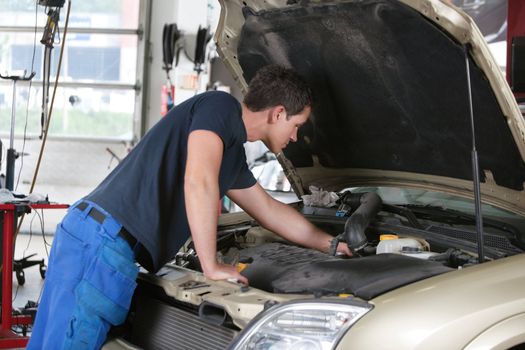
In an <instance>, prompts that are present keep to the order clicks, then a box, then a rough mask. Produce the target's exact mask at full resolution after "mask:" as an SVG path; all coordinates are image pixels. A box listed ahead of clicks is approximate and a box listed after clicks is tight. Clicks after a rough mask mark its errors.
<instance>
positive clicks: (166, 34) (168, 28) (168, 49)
mask: <svg viewBox="0 0 525 350" xmlns="http://www.w3.org/2000/svg"><path fill="white" fill-rule="evenodd" d="M181 37H182V33H181V31H180V30H179V29H178V28H177V24H176V23H171V24H164V29H163V30H162V61H163V63H164V64H163V67H162V68H163V69H164V70H165V71H166V85H163V86H162V105H161V110H160V114H161V115H162V116H164V115H165V114H166V113H167V112H168V111H169V110H170V109H171V108H172V107H173V106H174V104H175V87H174V85H173V84H172V82H171V78H170V71H171V69H172V68H173V60H175V67H177V65H178V64H179V53H180V50H181V49H182V45H181V44H180V39H181Z"/></svg>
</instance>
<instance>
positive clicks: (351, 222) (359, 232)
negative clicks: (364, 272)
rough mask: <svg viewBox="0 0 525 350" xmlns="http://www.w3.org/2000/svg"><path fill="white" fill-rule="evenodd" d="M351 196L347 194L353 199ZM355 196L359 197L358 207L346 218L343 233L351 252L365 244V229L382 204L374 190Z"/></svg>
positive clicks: (350, 199)
mask: <svg viewBox="0 0 525 350" xmlns="http://www.w3.org/2000/svg"><path fill="white" fill-rule="evenodd" d="M352 197H353V195H352V196H349V199H348V200H349V201H354V200H355V197H354V198H352ZM357 198H359V203H360V204H359V207H358V208H357V209H356V210H355V211H354V213H353V214H352V215H351V216H350V217H349V218H348V220H346V223H345V229H344V233H343V236H344V238H345V241H346V244H347V245H348V248H350V250H351V251H352V252H356V251H359V250H361V249H363V248H364V247H365V246H366V245H367V243H368V241H367V239H366V235H365V230H366V228H367V227H368V225H369V224H370V222H371V221H372V220H373V219H374V218H375V216H376V215H377V213H378V212H379V211H380V210H381V205H382V200H381V197H379V195H378V194H377V193H374V192H367V193H363V194H359V195H358V197H357ZM345 203H346V198H345Z"/></svg>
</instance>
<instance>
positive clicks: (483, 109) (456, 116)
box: [105, 0, 525, 350]
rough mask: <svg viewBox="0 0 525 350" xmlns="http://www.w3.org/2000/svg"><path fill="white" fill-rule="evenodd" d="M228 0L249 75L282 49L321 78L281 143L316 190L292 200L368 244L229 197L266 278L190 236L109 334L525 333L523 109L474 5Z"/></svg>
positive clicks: (390, 344)
mask: <svg viewBox="0 0 525 350" xmlns="http://www.w3.org/2000/svg"><path fill="white" fill-rule="evenodd" d="M221 6H222V11H221V17H220V22H219V26H218V29H217V31H216V34H215V40H216V42H217V46H218V51H219V54H220V57H221V58H222V60H223V61H224V63H225V64H226V66H227V67H228V68H229V70H230V71H231V73H232V75H233V77H234V78H235V80H236V81H238V82H239V84H240V86H241V88H242V89H244V90H245V89H246V87H247V82H249V81H250V79H251V78H252V77H253V76H254V74H255V72H256V71H257V69H259V68H260V67H262V66H264V65H267V64H280V65H284V66H287V67H293V68H294V69H295V70H297V71H298V72H299V73H300V74H301V75H303V76H304V78H305V79H306V80H307V81H308V83H309V84H310V85H311V86H312V89H313V92H314V95H315V103H314V106H313V112H312V116H311V118H310V120H309V122H308V123H307V124H306V125H304V126H303V127H302V128H301V129H300V135H299V137H298V141H297V142H296V143H294V144H290V145H289V146H288V147H287V148H286V149H285V150H284V152H283V153H281V154H279V155H277V158H278V160H279V162H280V164H281V165H282V167H283V170H284V172H285V174H286V176H287V178H288V180H289V182H290V185H291V187H292V189H293V190H294V192H295V193H296V194H297V196H298V199H303V200H298V201H297V202H296V203H292V204H290V205H292V206H294V207H295V208H296V209H297V210H298V211H300V212H301V213H302V214H303V215H304V216H305V217H306V218H308V219H309V220H310V221H311V222H313V223H314V224H315V225H318V226H319V227H321V228H323V229H324V230H325V231H327V232H329V233H331V234H332V235H333V236H334V241H333V242H334V244H335V243H337V242H338V241H343V242H346V244H348V246H349V247H350V248H351V249H352V250H353V252H354V256H353V257H352V258H348V257H344V256H339V255H337V254H331V253H332V252H330V253H322V252H318V251H313V250H310V249H306V248H303V247H299V246H296V245H294V244H291V243H290V242H286V241H283V240H282V239H281V238H279V237H278V236H276V235H275V234H274V233H273V232H270V231H268V230H266V229H265V228H263V227H261V226H260V225H259V224H258V223H257V222H255V221H254V220H253V219H252V218H251V217H250V216H248V214H246V213H228V214H224V215H222V216H221V217H220V219H219V227H218V238H217V247H218V252H219V253H218V255H219V256H218V259H220V261H223V262H226V263H231V264H236V265H237V266H238V268H239V269H240V270H242V274H244V275H245V276H247V277H248V279H249V282H250V285H249V286H244V285H241V284H238V283H236V282H235V281H212V280H209V279H207V278H206V277H205V276H204V275H203V274H202V272H201V270H200V267H199V261H198V256H197V255H196V253H195V250H194V249H193V246H192V242H191V241H189V242H188V243H187V244H186V245H185V246H184V247H183V248H182V249H181V251H180V252H179V253H178V254H177V256H176V257H175V258H174V259H173V261H172V262H170V263H168V264H167V265H166V266H164V267H163V268H162V269H161V270H160V271H159V272H158V273H156V274H147V273H141V274H140V276H139V286H138V288H137V291H136V293H135V296H134V301H133V305H132V309H131V311H130V314H129V317H128V320H127V322H126V324H125V325H124V326H123V327H119V328H118V329H114V330H113V331H112V336H113V338H112V340H110V341H109V342H108V343H107V344H106V345H105V348H106V349H118V348H127V349H130V348H131V349H135V348H144V349H224V348H229V349H235V350H241V349H242V350H244V349H294V350H298V349H311V350H314V349H316V350H317V349H323V350H324V349H338V350H341V349H519V348H524V347H525V268H524V267H525V254H523V253H524V250H525V191H524V187H523V184H524V182H525V163H524V159H525V136H524V135H525V123H524V121H523V118H522V115H521V113H520V109H519V106H518V104H517V102H516V100H515V98H514V96H513V94H512V91H511V90H510V88H509V86H508V84H507V83H506V81H505V79H504V77H503V76H502V74H501V72H500V71H499V69H498V66H497V64H496V63H495V61H494V59H493V57H492V56H491V54H490V52H489V50H488V48H487V45H486V43H485V41H484V39H483V37H482V35H481V33H480V31H479V30H478V28H477V27H476V25H475V24H474V22H473V21H472V20H471V18H470V17H469V16H467V15H466V14H465V13H464V12H462V11H461V10H459V9H458V8H456V7H455V6H453V5H452V4H449V3H445V2H441V1H438V0H367V1H363V0H346V1H342V0H341V1H333V0H332V1H330V0H329V1H321V0H317V1H314V0H287V1H284V0H265V1H255V0H244V1H241V0H222V1H221ZM312 192H315V193H316V194H318V195H319V196H321V197H322V196H325V195H328V196H330V197H331V198H334V201H333V203H331V204H335V205H333V206H328V207H327V206H324V205H321V204H319V202H318V201H316V200H315V198H314V197H315V196H312ZM309 195H310V197H307V196H309ZM306 203H308V204H309V205H307V204H306Z"/></svg>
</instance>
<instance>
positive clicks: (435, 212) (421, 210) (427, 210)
mask: <svg viewBox="0 0 525 350" xmlns="http://www.w3.org/2000/svg"><path fill="white" fill-rule="evenodd" d="M403 207H404V208H406V209H407V210H410V211H411V212H412V213H413V214H414V215H415V216H416V217H419V218H423V219H428V220H435V221H440V222H444V223H448V224H454V225H458V224H467V225H473V224H474V225H475V223H476V216H475V215H473V214H468V213H464V212H461V211H459V210H454V209H449V208H443V207H439V206H432V205H416V204H407V205H404V206H403ZM483 226H484V227H492V228H496V229H499V230H501V231H504V232H508V233H510V234H511V235H512V238H517V237H518V236H519V234H520V231H519V230H518V229H517V228H516V227H515V226H513V225H510V224H509V223H507V222H504V221H500V220H495V219H491V218H487V217H486V216H485V217H484V218H483Z"/></svg>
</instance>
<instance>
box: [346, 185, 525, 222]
mask: <svg viewBox="0 0 525 350" xmlns="http://www.w3.org/2000/svg"><path fill="white" fill-rule="evenodd" d="M348 190H350V191H351V192H352V193H363V192H375V193H377V194H378V195H379V196H380V197H381V199H382V200H383V203H386V204H392V205H421V206H432V207H440V208H444V209H452V210H457V211H460V212H463V213H466V214H471V215H474V214H475V208H474V202H473V201H472V200H470V199H466V198H462V197H458V196H454V195H451V194H447V193H442V192H435V191H428V190H423V189H414V188H398V187H355V188H349V189H348ZM481 208H482V212H483V215H488V216H491V217H495V218H502V219H503V218H508V219H517V220H522V221H525V218H524V217H522V216H519V215H517V214H514V213H511V212H509V211H507V210H504V209H500V208H497V207H495V206H492V205H489V204H483V205H482V207H481Z"/></svg>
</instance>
